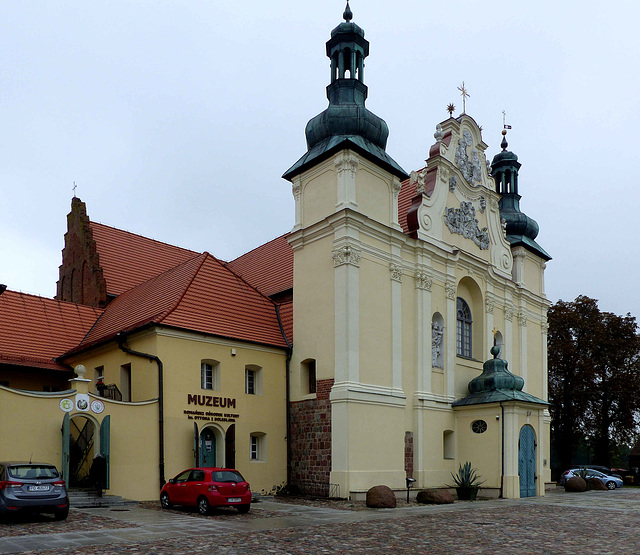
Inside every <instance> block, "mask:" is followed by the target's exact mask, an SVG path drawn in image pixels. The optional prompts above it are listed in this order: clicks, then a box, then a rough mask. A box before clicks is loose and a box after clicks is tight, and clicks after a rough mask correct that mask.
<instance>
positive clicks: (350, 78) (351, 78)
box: [282, 1, 408, 181]
mask: <svg viewBox="0 0 640 555" xmlns="http://www.w3.org/2000/svg"><path fill="white" fill-rule="evenodd" d="M343 17H344V21H343V22H342V23H340V25H338V26H337V27H336V28H335V29H334V30H333V31H331V38H330V39H329V41H328V42H327V56H328V57H329V59H330V60H331V82H330V84H329V86H328V87H327V98H328V99H329V107H328V108H327V109H326V110H325V111H324V112H322V113H320V114H318V115H317V116H316V117H314V118H313V119H311V120H310V121H309V123H307V127H306V130H305V135H306V138H307V153H306V154H305V155H304V156H303V157H302V158H300V160H298V161H297V162H296V163H295V164H294V165H293V166H292V167H291V168H289V169H288V170H287V171H286V172H285V174H284V175H283V176H282V177H284V178H285V179H288V180H290V181H291V180H292V179H293V177H295V176H296V175H298V174H300V173H302V172H303V171H305V170H306V169H308V168H309V167H311V166H314V165H315V164H317V163H319V162H321V161H322V160H325V159H327V158H329V157H330V156H332V155H333V154H335V153H336V152H339V151H340V150H344V149H352V150H354V151H356V152H358V153H359V154H361V155H362V156H364V157H365V158H368V159H369V160H371V161H372V162H375V163H376V164H378V165H380V166H382V167H383V168H384V169H386V170H387V171H389V172H390V173H391V174H393V175H395V176H397V177H399V178H400V180H401V181H402V180H404V179H407V177H408V175H407V173H406V172H405V171H404V170H403V169H402V168H401V167H400V166H399V165H398V164H397V163H396V162H395V161H394V160H393V159H392V158H391V157H390V156H389V155H388V154H387V153H386V151H385V149H386V146H387V137H388V136H389V128H388V127H387V124H386V123H385V121H384V120H383V119H382V118H379V117H378V116H376V115H375V114H374V113H373V112H371V111H369V110H368V109H367V108H366V107H365V100H366V99H367V94H368V88H367V86H366V85H365V84H364V59H365V58H366V57H367V56H368V55H369V41H367V40H366V39H365V38H364V31H363V30H362V29H361V28H360V27H359V26H358V25H356V24H355V23H352V21H351V19H352V18H353V13H352V12H351V8H350V7H349V2H348V1H347V7H346V9H345V11H344V14H343Z"/></svg>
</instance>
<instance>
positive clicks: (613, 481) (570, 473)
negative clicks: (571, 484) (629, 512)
mask: <svg viewBox="0 0 640 555" xmlns="http://www.w3.org/2000/svg"><path fill="white" fill-rule="evenodd" d="M582 470H583V469H582V468H572V469H570V470H567V471H566V472H565V473H564V474H563V475H562V485H564V484H566V482H567V480H568V479H569V478H573V477H574V476H580V472H581V471H582ZM584 470H585V471H586V478H587V479H589V478H598V479H599V480H600V481H601V482H602V483H603V484H604V485H605V486H607V489H616V488H621V487H622V484H623V481H622V478H620V476H618V475H612V474H607V473H604V472H600V471H599V470H594V469H593V468H585V469H584Z"/></svg>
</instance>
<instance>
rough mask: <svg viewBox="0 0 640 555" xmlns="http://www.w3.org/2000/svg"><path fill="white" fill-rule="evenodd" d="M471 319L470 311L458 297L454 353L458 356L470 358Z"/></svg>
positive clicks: (465, 303)
mask: <svg viewBox="0 0 640 555" xmlns="http://www.w3.org/2000/svg"><path fill="white" fill-rule="evenodd" d="M472 323H473V319H472V318H471V310H470V309H469V305H468V304H467V302H466V301H465V300H464V299H462V298H460V297H458V301H457V324H458V329H457V340H456V353H457V354H458V355H459V356H463V357H469V358H471V354H472V352H471V345H472V342H471V324H472Z"/></svg>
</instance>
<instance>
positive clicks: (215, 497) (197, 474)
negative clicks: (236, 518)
mask: <svg viewBox="0 0 640 555" xmlns="http://www.w3.org/2000/svg"><path fill="white" fill-rule="evenodd" d="M160 503H162V508H163V509H170V508H171V507H173V505H186V506H190V507H198V511H199V512H200V514H203V515H205V514H207V513H208V512H209V509H210V508H211V507H237V509H238V512H239V513H240V514H245V513H248V512H249V509H250V508H251V488H250V487H249V484H248V483H247V482H246V481H245V479H244V478H243V477H242V474H240V473H239V472H238V471H237V470H233V469H231V468H190V469H188V470H185V471H184V472H181V473H180V474H178V475H177V476H176V477H175V478H171V480H169V481H168V482H167V483H166V484H165V485H164V486H162V490H161V491H160Z"/></svg>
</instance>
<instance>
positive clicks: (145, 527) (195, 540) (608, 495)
mask: <svg viewBox="0 0 640 555" xmlns="http://www.w3.org/2000/svg"><path fill="white" fill-rule="evenodd" d="M351 505H353V504H351ZM335 506H336V505H335V504H334V505H333V506H328V505H327V504H322V503H318V504H315V505H301V504H288V503H282V502H277V501H273V500H265V501H263V502H261V503H257V504H255V505H254V506H253V507H252V509H251V513H249V515H237V514H234V513H233V512H232V511H224V510H221V511H216V512H215V513H213V514H212V515H210V516H207V517H200V516H199V515H197V514H196V513H194V512H191V511H158V510H153V509H150V508H144V506H143V507H134V508H132V509H130V510H117V511H114V510H108V509H84V510H80V509H75V510H73V509H72V513H71V515H70V518H69V520H68V521H67V522H66V523H57V522H56V523H54V522H51V521H50V520H46V518H45V517H43V520H42V521H40V522H35V523H21V522H17V523H11V524H0V553H24V552H29V553H38V554H40V555H45V554H46V555H54V554H56V555H58V554H69V553H82V554H97V553H100V554H104V553H119V554H132V553H135V554H140V553H155V554H160V555H162V554H187V553H189V554H191V553H215V554H221V555H238V554H246V553H276V554H287V553H291V554H299V553H305V554H306V553H334V552H337V551H349V552H350V553H377V554H378V553H390V554H396V553H417V552H422V553H433V554H444V553H473V554H476V553H482V554H484V553H487V554H492V555H493V554H495V553H499V554H510V553H518V554H529V553H531V554H534V553H535V554H554V555H555V554H567V553H571V554H573V553H580V554H584V553H594V554H601V553H603V554H604V553H615V554H625V553H640V547H639V546H638V543H639V542H640V531H638V520H639V517H640V489H632V488H629V489H623V490H617V491H611V492H609V491H607V492H586V493H565V492H564V491H562V490H557V491H554V492H551V493H550V494H549V495H547V496H545V497H540V498H529V499H519V500H491V501H477V502H473V503H470V502H457V503H455V504H453V505H443V506H416V505H408V506H407V505H404V506H400V507H398V508H396V509H379V510H374V509H365V510H341V509H339V508H335ZM343 508H349V507H348V505H345V507H343ZM351 508H353V506H352V507H351ZM65 524H68V525H69V527H66V528H65ZM58 525H61V526H58ZM7 527H9V528H7ZM21 527H22V528H21ZM7 530H10V533H6V532H7ZM36 530H38V531H39V533H38V532H36ZM16 532H21V534H20V533H16Z"/></svg>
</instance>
